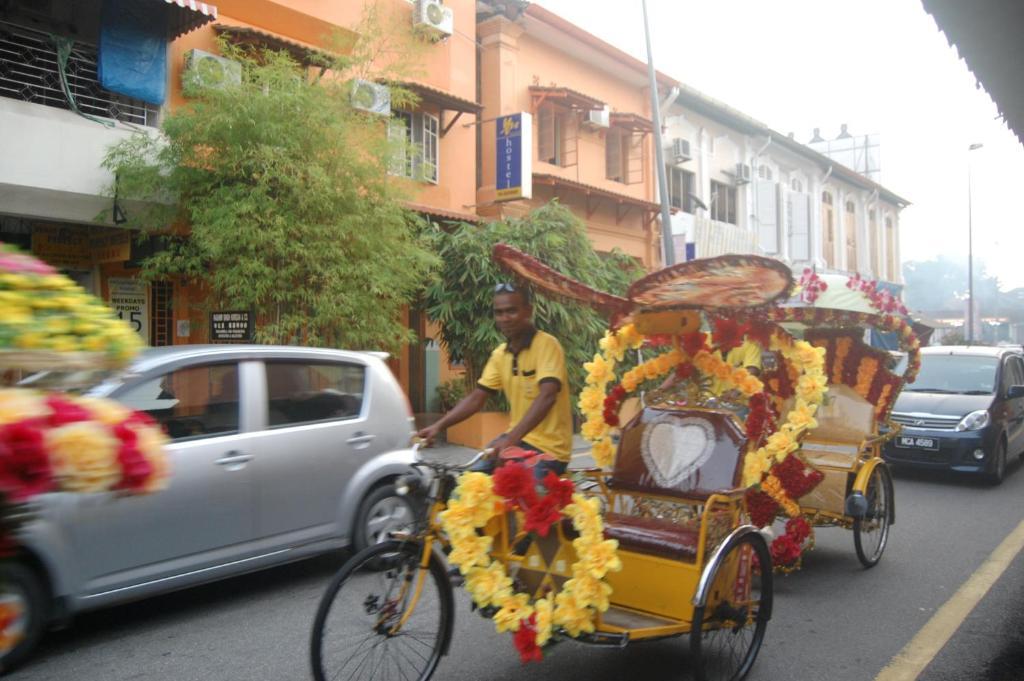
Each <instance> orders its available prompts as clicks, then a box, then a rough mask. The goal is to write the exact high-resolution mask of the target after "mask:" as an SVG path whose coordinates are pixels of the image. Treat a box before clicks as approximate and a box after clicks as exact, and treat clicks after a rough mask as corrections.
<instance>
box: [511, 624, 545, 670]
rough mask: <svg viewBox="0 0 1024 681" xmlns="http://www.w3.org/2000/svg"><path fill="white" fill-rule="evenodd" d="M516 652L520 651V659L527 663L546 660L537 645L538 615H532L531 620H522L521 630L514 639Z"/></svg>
mask: <svg viewBox="0 0 1024 681" xmlns="http://www.w3.org/2000/svg"><path fill="white" fill-rule="evenodd" d="M513 640H514V642H515V644H516V650H518V651H519V659H520V660H521V661H522V662H523V664H526V663H527V662H540V661H541V660H543V659H544V653H542V652H541V649H540V646H538V645H537V615H535V614H534V615H530V616H529V618H527V619H524V620H520V622H519V630H518V631H516V635H515V637H514V639H513Z"/></svg>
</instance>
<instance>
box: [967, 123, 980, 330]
mask: <svg viewBox="0 0 1024 681" xmlns="http://www.w3.org/2000/svg"><path fill="white" fill-rule="evenodd" d="M982 146H984V145H982V144H981V143H980V142H975V143H974V144H972V145H971V146H969V147H967V154H968V155H967V342H968V344H970V343H972V342H973V341H974V238H973V233H972V232H973V227H972V224H971V223H972V221H973V218H974V215H973V212H974V211H973V210H972V206H971V156H970V153H971V152H972V151H974V150H975V149H981V147H982Z"/></svg>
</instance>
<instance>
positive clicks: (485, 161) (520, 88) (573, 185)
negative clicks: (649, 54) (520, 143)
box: [477, 3, 664, 269]
mask: <svg viewBox="0 0 1024 681" xmlns="http://www.w3.org/2000/svg"><path fill="white" fill-rule="evenodd" d="M479 4H481V5H492V6H493V7H494V9H493V10H492V11H491V12H490V13H489V14H490V15H488V13H483V14H481V16H480V23H479V24H478V26H477V34H478V36H479V40H480V83H481V88H480V103H481V104H483V106H484V110H483V114H482V120H483V121H484V122H483V123H482V125H481V128H482V130H481V140H482V142H481V145H480V168H481V186H480V188H479V189H478V191H477V206H478V212H479V213H481V214H482V215H486V216H488V217H491V216H502V215H508V214H512V215H519V214H522V213H525V212H527V211H528V210H529V209H531V208H533V207H535V206H537V205H540V204H543V203H546V202H547V201H549V200H551V199H554V198H557V199H558V200H559V201H560V202H561V203H562V204H563V205H566V206H568V207H569V208H571V209H572V210H573V211H574V212H575V213H576V214H577V215H578V216H579V217H580V218H581V219H582V220H583V221H584V222H585V223H586V226H587V233H588V235H589V236H590V238H591V240H592V242H593V244H594V247H595V248H596V249H598V250H599V251H610V250H611V249H613V248H619V249H621V250H622V251H624V252H625V253H628V254H629V255H631V256H633V257H634V258H636V259H637V260H638V261H640V262H641V263H642V264H643V265H644V266H645V267H647V268H648V269H652V268H655V267H657V266H658V265H659V263H660V262H661V251H660V231H659V229H660V227H659V224H660V223H659V221H658V210H659V207H658V204H656V203H654V197H655V196H656V191H655V186H656V183H657V178H656V177H655V175H654V172H653V169H654V147H653V135H652V134H651V133H652V124H651V105H650V88H649V87H648V80H647V67H646V65H645V64H644V63H642V62H639V61H638V60H636V59H634V58H633V57H630V56H629V55H627V54H626V53H624V52H622V51H621V50H619V49H617V48H615V47H613V46H611V45H609V44H607V43H605V42H603V41H601V40H600V39H598V38H596V37H594V36H592V35H590V34H589V33H586V32H585V31H583V30H582V29H580V28H578V27H577V26H575V25H573V24H570V23H569V22H567V21H566V20H564V19H562V18H561V17H558V16H557V15H555V14H552V13H551V12H549V11H548V10H545V9H544V8H542V7H540V6H539V5H536V4H531V5H529V6H527V7H525V9H524V10H522V11H521V12H516V13H512V14H511V16H510V13H509V12H507V11H505V9H504V8H505V6H506V3H479ZM662 78H664V77H663V76H662ZM517 112H526V113H529V114H530V115H531V116H532V121H533V140H532V145H533V148H532V161H533V162H532V184H533V192H532V194H533V195H532V198H531V199H530V200H528V201H514V202H508V203H498V202H496V200H495V199H496V191H495V182H496V159H495V155H496V151H495V145H494V144H493V143H492V142H491V141H492V140H493V139H494V134H495V131H494V125H493V123H489V121H492V120H493V119H494V118H496V117H498V116H505V115H509V114H513V113H517ZM524 153H525V152H524Z"/></svg>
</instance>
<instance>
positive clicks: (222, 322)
mask: <svg viewBox="0 0 1024 681" xmlns="http://www.w3.org/2000/svg"><path fill="white" fill-rule="evenodd" d="M254 331H255V329H254V327H253V318H252V313H251V312H248V311H246V310H235V311H226V312H211V313H210V340H211V341H213V342H214V343H217V342H225V341H227V342H232V341H233V342H236V343H239V342H252V339H253V335H254Z"/></svg>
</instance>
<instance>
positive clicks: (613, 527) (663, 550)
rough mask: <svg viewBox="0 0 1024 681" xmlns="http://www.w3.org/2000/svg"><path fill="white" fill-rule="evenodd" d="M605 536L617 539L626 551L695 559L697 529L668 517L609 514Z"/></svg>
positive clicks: (605, 523)
mask: <svg viewBox="0 0 1024 681" xmlns="http://www.w3.org/2000/svg"><path fill="white" fill-rule="evenodd" d="M604 536H605V538H607V539H616V540H618V542H619V546H620V547H621V548H622V549H624V550H626V551H635V552H636V553H645V554H648V555H652V556H660V557H662V558H668V559H670V560H685V561H689V562H693V561H694V560H696V558H697V544H698V542H699V540H700V532H699V531H698V530H697V529H693V528H687V527H683V526H681V525H677V524H676V523H673V522H670V521H668V520H659V519H657V518H641V517H637V516H631V515H623V514H621V513H608V514H606V515H605V519H604Z"/></svg>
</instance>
